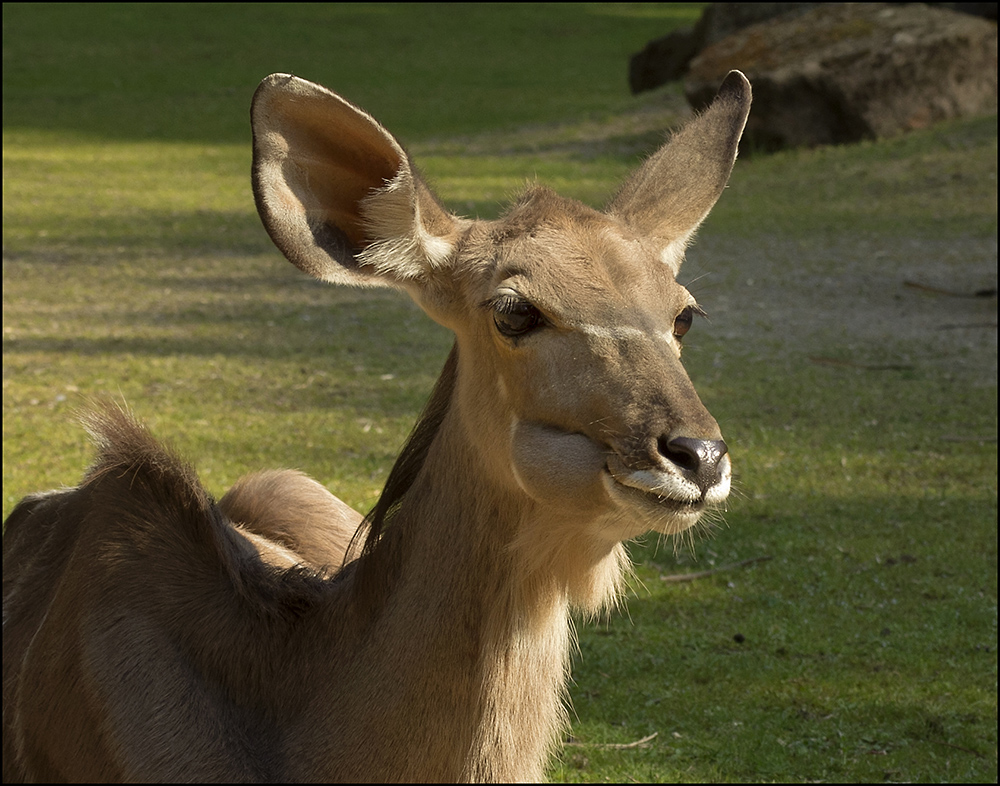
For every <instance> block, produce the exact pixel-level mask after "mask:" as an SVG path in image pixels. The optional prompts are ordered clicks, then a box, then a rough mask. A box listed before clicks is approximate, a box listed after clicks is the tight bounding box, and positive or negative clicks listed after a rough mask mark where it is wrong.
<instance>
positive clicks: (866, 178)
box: [3, 4, 997, 782]
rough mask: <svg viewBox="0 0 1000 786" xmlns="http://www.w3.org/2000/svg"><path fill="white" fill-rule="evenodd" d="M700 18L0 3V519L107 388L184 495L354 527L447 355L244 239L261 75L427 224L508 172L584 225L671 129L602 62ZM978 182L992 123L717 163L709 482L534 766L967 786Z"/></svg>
mask: <svg viewBox="0 0 1000 786" xmlns="http://www.w3.org/2000/svg"><path fill="white" fill-rule="evenodd" d="M697 13H698V10H697V8H696V7H695V6H688V5H685V4H650V5H647V4H615V5H604V4H597V5H574V4H553V5H546V4H533V5H528V6H490V5H485V4H476V5H441V6H422V5H413V4H410V5H402V6H386V5H382V4H365V5H340V4H335V5H324V6H312V5H308V6H305V5H304V6H300V5H295V4H282V5H280V6H272V5H241V6H238V7H237V6H233V5H211V4H198V5H191V6H188V5H171V6H159V5H148V4H144V5H132V4H117V5H81V4H77V5H44V4H30V5H18V4H13V5H11V4H7V5H5V6H4V9H3V28H4V29H3V41H4V53H3V58H4V59H3V65H4V73H3V87H4V93H3V108H4V143H3V157H4V207H3V211H4V227H3V236H4V253H3V285H4V288H3V303H4V306H3V309H4V310H3V329H4V369H3V380H4V381H3V413H4V414H3V420H4V424H3V508H4V514H5V515H6V514H7V513H9V511H10V510H11V508H12V507H13V505H14V504H15V503H16V501H17V499H19V498H20V497H21V496H22V495H23V494H25V493H27V492H30V491H34V490H39V489H43V488H50V487H55V486H59V485H72V484H73V483H75V482H76V481H77V480H78V478H79V476H80V474H81V472H82V471H83V469H84V468H85V466H86V464H87V460H88V456H89V454H90V451H89V447H88V446H87V444H86V440H85V437H84V435H83V432H82V430H81V429H80V428H79V427H78V426H77V425H76V423H75V422H74V412H75V411H76V410H77V409H78V408H79V407H80V406H81V405H82V404H83V403H84V402H85V401H86V400H87V399H90V398H92V397H95V396H99V395H102V394H111V395H113V396H116V397H121V398H124V399H125V400H127V401H128V402H129V403H130V404H131V405H132V406H133V407H134V408H135V410H136V411H137V412H138V413H139V414H140V415H141V416H142V417H143V418H145V419H146V420H147V421H148V422H149V423H150V424H151V426H152V427H153V429H154V431H155V433H157V434H158V435H160V436H161V437H164V438H166V439H167V440H169V441H170V442H171V443H172V444H174V445H175V446H176V447H178V448H179V449H180V450H181V451H182V452H184V453H185V454H187V455H188V456H190V457H191V458H192V459H193V460H194V462H195V464H196V465H197V467H198V469H199V471H200V472H201V473H202V476H203V478H204V480H205V483H206V485H207V486H208V487H209V489H210V490H211V491H212V492H213V493H216V494H219V493H221V492H222V491H224V490H225V488H227V487H228V485H230V484H231V483H232V482H233V481H234V480H235V479H236V478H237V477H238V476H239V475H241V474H243V473H244V472H247V471H249V470H252V469H257V468H261V467H269V466H295V467H299V468H301V469H303V470H305V471H307V472H309V473H310V474H312V475H313V476H314V477H316V478H317V479H319V480H320V481H321V482H322V483H324V484H325V485H327V486H328V487H329V488H330V489H331V490H333V491H334V492H335V493H337V494H338V495H339V496H341V497H342V498H344V499H345V500H346V501H347V502H349V503H350V504H352V505H354V506H355V507H357V508H359V509H367V508H368V507H370V505H371V504H372V503H373V502H374V500H375V499H376V497H377V494H378V492H379V490H380V488H381V484H382V482H383V481H384V480H385V476H386V473H387V472H388V469H389V467H390V466H391V464H392V461H393V458H394V456H395V454H396V451H397V450H398V448H399V446H400V444H401V443H402V441H403V439H404V438H405V435H406V433H407V431H408V429H409V427H410V425H411V424H412V423H413V421H414V419H415V417H416V414H417V413H418V412H419V410H420V407H421V405H422V404H423V402H424V400H425V398H426V396H427V394H428V392H429V390H430V387H431V386H432V384H433V382H434V380H435V378H436V376H437V373H438V371H439V370H440V367H441V365H442V364H443V362H444V358H445V355H446V354H447V351H448V348H449V347H450V344H451V339H450V335H449V334H448V333H447V331H445V330H444V329H442V328H439V327H438V326H436V325H434V324H433V323H432V322H430V320H428V319H427V318H426V317H424V316H423V314H422V313H421V312H420V311H419V309H417V308H416V306H414V305H412V304H411V303H410V302H409V301H408V300H406V299H405V298H403V297H401V296H399V295H396V294H394V293H388V292H372V291H355V290H347V289H338V288H334V287H327V286H322V285H319V284H316V283H314V282H313V281H311V280H308V279H306V278H305V277H304V276H303V275H302V274H301V273H299V272H298V271H297V270H295V269H294V268H293V267H292V266H291V265H289V264H288V263H287V262H285V261H284V260H283V259H282V258H281V257H280V255H279V254H278V252H277V251H276V250H275V249H274V248H273V246H271V244H270V242H269V241H268V239H267V237H266V235H265V233H264V231H263V229H262V228H261V227H260V224H259V221H258V219H257V217H256V214H255V211H254V208H253V199H252V195H251V194H250V188H249V174H248V173H249V159H250V145H249V127H248V120H247V118H248V108H249V102H250V97H251V95H252V93H253V90H254V88H255V87H256V84H257V83H258V82H259V80H260V79H261V78H262V77H264V76H265V75H267V74H268V73H270V72H273V71H290V72H294V73H296V74H299V75H301V76H304V77H306V78H309V79H312V80H314V81H318V82H322V83H324V84H326V85H328V86H329V87H331V88H333V89H335V90H338V91H340V92H342V93H343V94H344V95H345V96H347V97H349V98H350V99H352V100H354V101H355V102H357V103H358V104H360V105H362V106H364V107H365V108H366V109H368V110H369V111H371V112H372V113H373V114H374V115H375V116H376V117H378V118H379V119H380V120H382V121H383V122H384V123H385V124H386V126H387V127H388V128H389V129H390V130H392V131H393V132H394V133H395V134H396V135H397V136H398V137H399V138H400V139H402V140H403V141H404V143H406V144H407V145H408V147H409V148H410V150H411V152H412V153H413V155H414V157H415V159H416V161H417V163H418V165H420V166H421V167H422V170H423V171H424V172H425V174H426V175H427V177H428V179H429V180H430V182H431V183H432V184H433V185H434V187H435V188H436V190H437V191H438V193H439V194H440V195H441V197H442V198H443V199H444V201H445V202H446V203H447V204H448V205H449V206H450V207H451V208H452V209H453V210H455V211H456V212H459V213H463V214H478V215H480V216H483V217H489V216H493V215H496V214H497V212H498V211H499V210H500V209H501V208H502V205H503V203H504V202H506V201H507V200H508V199H509V198H510V197H511V196H512V195H513V194H516V193H517V191H518V190H519V189H520V188H522V187H523V184H524V183H525V182H526V181H534V180H538V181H539V182H543V183H546V184H548V185H551V186H553V187H555V188H557V189H558V190H560V191H561V192H562V193H564V194H567V195H570V196H575V197H577V198H580V199H582V200H584V201H586V202H588V203H591V204H594V205H600V204H601V203H602V202H603V200H604V199H606V197H607V196H608V195H609V194H610V193H611V192H612V191H613V190H614V187H615V185H616V184H617V183H618V182H619V181H620V179H621V178H622V177H623V176H624V175H625V174H626V173H627V172H628V171H629V170H630V169H631V168H633V167H634V166H635V165H636V163H637V161H638V160H639V159H640V157H641V155H642V154H643V153H644V152H648V151H649V150H651V149H653V148H655V146H656V144H657V143H658V141H659V140H660V139H661V138H662V136H663V131H664V129H665V128H666V127H668V126H670V125H673V124H676V123H678V122H680V121H681V120H683V118H684V117H685V116H686V111H687V110H686V109H685V107H684V103H683V100H682V98H681V96H680V94H679V91H678V89H677V88H676V87H667V88H664V89H662V90H659V91H656V92H654V93H651V94H647V95H644V96H642V97H640V98H638V99H637V98H632V97H630V96H629V95H628V93H627V84H626V73H627V59H628V55H629V54H630V53H632V52H634V51H637V50H638V49H640V48H641V47H642V46H643V45H644V44H645V42H646V41H647V40H649V39H651V38H654V37H656V36H659V35H663V34H664V33H665V32H667V31H668V30H669V29H670V28H671V27H672V26H674V25H676V24H680V23H685V22H689V21H691V20H692V19H694V18H695V17H696V16H697ZM996 171H997V120H996V116H992V117H987V118H978V119H970V120H965V121H961V122H953V123H949V124H945V125H942V126H939V127H935V128H931V129H927V130H925V131H922V132H919V133H915V134H912V135H910V136H907V137H903V138H899V139H893V140H884V141H879V142H869V143H864V144H861V145H856V146H851V147H842V148H827V149H820V150H815V151H789V152H785V153H781V154H777V155H773V156H755V157H751V158H744V159H741V160H740V161H739V162H737V167H736V170H735V172H734V175H733V179H732V182H731V185H730V187H729V188H728V189H727V191H726V193H725V194H724V195H723V197H722V200H721V201H720V203H719V205H718V207H717V209H716V211H715V212H714V213H713V215H712V216H711V217H710V218H709V220H708V221H707V222H706V224H705V226H704V227H703V229H702V231H701V233H700V238H699V241H698V243H697V244H696V245H695V246H694V247H693V248H692V249H691V251H690V253H689V259H688V262H687V263H686V265H685V268H684V270H683V273H682V278H683V280H684V282H685V283H689V286H690V287H691V288H692V290H693V291H694V292H695V293H696V295H697V296H698V299H699V301H700V302H701V303H703V305H705V306H706V308H707V310H708V311H709V314H710V315H711V320H710V321H708V322H705V321H700V322H699V323H698V324H697V325H696V328H695V330H694V331H692V333H691V334H690V336H689V339H687V340H686V347H687V349H686V351H685V362H686V365H687V366H688V369H689V371H690V374H691V377H692V379H693V381H694V383H695V385H696V386H697V388H698V390H699V392H700V394H701V396H702V399H703V400H704V401H705V403H706V405H707V406H708V408H709V409H710V410H711V411H712V413H713V414H714V415H715V417H716V418H717V420H718V421H719V423H720V424H721V426H722V429H723V432H724V434H725V435H726V439H727V442H728V443H729V445H730V448H731V451H732V455H733V459H734V466H735V472H736V491H735V494H734V497H733V499H732V500H731V502H730V504H729V509H728V511H727V513H726V514H725V517H724V523H720V525H719V526H717V527H716V528H715V529H714V530H713V532H712V533H711V536H710V537H699V538H696V539H695V541H694V542H693V543H688V542H684V543H681V544H678V545H677V548H676V549H675V547H674V544H672V543H670V542H659V541H657V539H655V538H652V537H650V538H648V539H647V540H646V541H645V542H641V543H637V544H633V546H632V547H631V548H632V553H633V556H634V558H635V561H636V563H637V570H636V581H635V582H634V586H633V590H634V591H633V593H632V595H631V596H630V597H629V599H628V603H627V612H626V613H622V614H616V615H612V616H611V617H610V618H609V619H607V620H602V621H599V622H590V621H583V620H581V621H579V623H578V630H579V637H580V651H579V653H578V655H577V656H576V658H575V663H574V672H573V677H574V684H573V686H572V690H571V693H572V697H573V704H574V711H573V728H572V738H571V741H570V744H569V745H567V747H566V748H565V749H564V751H563V752H562V755H561V757H560V758H559V760H558V761H555V762H553V767H552V770H551V773H550V776H551V777H552V779H554V780H563V781H583V780H586V781H603V780H613V781H629V780H639V781H730V782H736V781H752V782H760V781H802V780H814V781H835V782H858V781H935V782H941V781H953V782H960V781H966V782H984V781H987V782H990V781H996V778H997V744H996V737H997V732H996V730H997V718H996V707H997V656H996V649H997V629H996V609H997V606H996V600H997V561H996V543H997V535H996V533H997V495H996V492H997V456H996V428H997V426H996V412H997V373H996V371H997V368H996V358H997V353H996V298H995V289H996V270H997V267H996V265H997V259H996V251H997V246H996V236H997V235H996V233H997V222H996V215H997V213H996ZM990 289H992V290H993V292H994V294H993V296H992V297H991V296H989V294H988V291H989V290H990ZM977 293H979V294H978V295H977ZM747 561H752V562H748V564H745V565H743V566H741V567H731V566H733V565H736V564H738V563H743V562H747ZM700 571H705V572H710V573H709V575H707V576H705V577H703V578H700V579H696V580H690V581H676V580H674V578H675V577H676V576H677V575H678V574H686V573H692V572H700ZM651 735H655V736H652V737H651ZM646 738H650V739H648V740H647V741H646V742H642V743H641V744H637V745H632V743H636V742H637V741H639V740H644V739H646ZM629 745H631V747H621V746H629Z"/></svg>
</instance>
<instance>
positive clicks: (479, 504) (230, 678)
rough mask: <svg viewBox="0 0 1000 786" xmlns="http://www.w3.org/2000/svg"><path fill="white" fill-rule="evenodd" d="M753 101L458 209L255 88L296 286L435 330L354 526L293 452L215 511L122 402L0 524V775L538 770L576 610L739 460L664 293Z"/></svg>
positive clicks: (361, 144)
mask: <svg viewBox="0 0 1000 786" xmlns="http://www.w3.org/2000/svg"><path fill="white" fill-rule="evenodd" d="M749 108H750V85H749V83H748V82H747V80H746V79H745V77H744V76H743V75H742V74H740V73H739V72H737V71H734V72H732V73H731V74H729V76H728V77H727V78H726V79H725V81H724V82H723V83H722V86H721V88H720V90H719V93H718V96H717V97H716V99H715V101H714V102H713V103H712V104H711V106H710V107H709V108H708V109H707V110H706V111H705V112H704V113H703V114H701V115H700V116H697V117H696V118H694V119H693V120H692V121H690V122H689V123H688V124H687V125H686V126H685V127H684V128H683V129H682V130H680V131H679V132H678V133H676V134H675V135H674V136H673V137H672V138H671V139H670V140H669V141H668V142H667V143H666V144H665V145H664V146H663V147H662V148H660V149H659V150H658V151H657V152H655V153H654V154H653V155H652V156H651V157H650V158H648V159H647V160H646V161H645V162H644V163H643V164H642V166H641V167H640V168H639V169H638V170H637V171H636V172H635V173H634V174H633V175H632V176H631V177H630V178H629V179H627V181H626V182H625V183H624V185H623V186H622V187H621V188H620V190H619V191H618V192H617V194H616V195H615V196H614V197H613V198H612V199H611V201H610V202H609V203H608V205H607V206H606V207H605V209H604V210H603V211H599V210H596V209H592V208H590V207H587V206H585V205H583V204H581V203H579V202H575V201H573V200H570V199H566V198H563V197H561V196H558V195H557V194H555V193H554V192H552V191H550V190H547V189H546V188H544V187H541V186H531V187H529V188H527V190H526V191H525V193H524V194H523V195H522V196H521V197H520V198H519V199H518V200H516V202H515V203H514V204H513V205H512V206H511V207H510V208H509V209H508V211H507V212H506V213H505V214H504V215H503V216H502V217H500V218H499V219H497V220H490V221H487V220H478V219H476V220H473V219H466V218H459V217H456V216H454V215H451V214H450V213H449V212H448V211H447V210H446V209H445V208H443V207H442V205H441V203H440V202H438V200H437V199H436V198H435V196H434V195H433V194H432V192H431V191H430V189H429V188H428V186H427V185H426V184H425V182H424V180H423V179H421V177H420V175H418V173H417V171H416V170H415V169H414V166H413V164H412V163H411V161H410V159H409V157H408V155H407V153H406V152H404V150H403V148H402V147H401V145H400V144H399V142H397V141H396V139H395V138H394V137H393V136H392V135H390V134H389V132H388V131H386V130H385V129H384V128H383V127H382V126H381V125H380V124H379V123H378V122H376V121H375V120H374V119H373V118H372V117H371V116H369V115H368V114H367V113H365V112H364V111H362V110H361V109H359V108H357V107H355V106H353V105H352V104H350V103H348V102H347V101H346V100H345V99H343V98H341V97H340V96H338V95H337V94H335V93H333V92H331V91H329V90H327V89H326V88H324V87H322V86H320V85H317V84H313V83H311V82H307V81H305V80H303V79H300V78H296V77H294V76H289V75H284V74H275V75H272V76H269V77H267V78H266V79H265V80H264V81H263V82H262V83H261V85H260V86H259V88H258V89H257V92H256V94H255V96H254V100H253V105H252V109H251V118H252V127H253V189H254V196H255V200H256V204H257V209H258V212H259V213H260V216H261V219H262V221H263V224H264V226H265V228H266V229H267V232H268V233H269V235H270V236H271V238H272V240H273V241H274V243H275V244H276V245H277V247H278V248H279V249H280V250H281V251H282V252H283V253H284V255H285V256H286V257H287V258H288V259H289V260H290V261H291V262H293V263H294V264H295V265H296V266H298V267H299V268H301V269H302V270H303V271H305V272H306V273H308V274H309V275H311V276H314V277H316V278H318V279H322V280H324V281H329V282H333V283H336V284H350V285H360V286H383V287H395V288H397V289H401V290H403V291H404V292H406V293H407V294H409V295H410V297H412V298H413V300H414V301H415V302H416V303H417V304H418V305H419V306H420V307H421V308H422V309H423V310H424V311H425V312H426V313H427V314H428V315H429V316H430V317H431V318H432V319H433V320H435V321H437V322H438V323H440V324H441V325H443V326H445V327H447V328H449V329H450V330H452V331H453V332H454V334H455V342H454V346H453V348H452V350H451V354H450V355H449V357H448V359H447V361H446V363H445V366H444V370H443V372H442V374H441V377H440V379H439V380H438V382H437V384H436V386H435V388H434V390H433V393H432V395H431V398H430V401H429V403H428V404H427V406H426V409H425V410H424V412H423V413H422V415H421V417H420V419H419V420H418V422H417V424H416V426H415V427H414V430H413V432H412V434H411V436H410V438H409V440H408V441H407V443H406V445H405V446H404V448H403V450H402V453H401V455H400V456H399V458H398V460H397V461H396V463H395V464H394V466H393V468H392V470H391V472H390V474H389V477H388V480H387V483H386V486H385V489H384V491H383V493H382V495H381V497H380V498H379V500H378V502H377V504H376V505H375V507H374V509H373V510H372V511H371V512H370V513H369V514H368V515H367V516H366V517H364V518H362V516H361V515H360V514H358V513H355V512H354V511H353V510H351V509H350V508H349V507H347V506H346V505H345V504H344V503H342V502H341V501H340V500H339V499H337V498H336V497H335V496H333V495H332V494H330V492H328V491H327V490H326V489H325V488H323V487H322V486H321V485H320V484H318V483H316V482H315V481H313V480H310V479H309V478H307V477H306V476H304V475H302V474H300V473H298V472H293V471H290V470H278V471H274V472H268V473H263V474H258V475H252V476H250V477H248V478H246V479H244V480H243V481H241V482H240V483H239V484H238V485H237V486H236V487H234V488H233V489H232V490H231V491H230V492H229V493H227V494H226V495H225V496H224V497H223V498H222V499H221V500H220V501H219V502H218V503H216V502H215V501H214V500H213V499H212V497H211V496H210V495H209V494H208V493H207V492H206V491H205V490H204V488H203V487H202V486H201V484H200V483H199V481H198V478H197V476H196V474H195V472H194V470H193V469H192V468H191V467H190V465H188V464H186V463H185V462H184V461H183V460H182V459H180V458H178V457H177V456H176V455H175V454H174V453H172V452H171V451H170V450H169V449H168V448H166V447H164V446H163V445H161V444H160V443H159V442H157V441H156V440H155V439H153V437H152V436H151V435H150V434H149V432H148V431H147V429H146V428H145V427H144V426H143V425H141V424H140V423H139V422H138V421H137V420H136V419H135V418H134V417H133V416H132V415H131V414H130V413H129V412H128V411H127V410H125V409H124V408H123V407H122V408H116V407H115V406H111V405H104V406H101V407H97V408H96V409H94V410H93V411H92V412H91V414H89V415H87V416H86V417H85V425H86V426H87V427H88V429H89V431H90V432H91V435H92V437H93V439H94V440H95V442H96V445H97V458H96V460H95V463H94V464H93V466H92V467H91V468H90V469H89V470H88V471H87V473H86V474H85V476H84V478H83V480H82V482H81V483H80V485H79V486H76V487H75V488H69V489H62V490H58V491H51V492H46V493H41V494H35V495H31V496H28V497H26V498H25V499H23V500H22V501H21V502H20V503H19V504H18V506H17V507H16V508H15V509H14V511H13V512H12V513H11V515H10V517H9V518H8V520H7V522H6V525H5V526H6V534H5V536H4V539H3V614H4V616H3V619H4V622H3V624H4V633H3V670H4V675H3V768H4V778H5V780H12V781H14V780H34V781H56V780H76V781H93V782H96V781H106V780H129V781H147V780H148V781H174V780H185V781H196V782H200V781H222V780H225V781H244V780H246V781H313V780H339V781H348V782H358V781H406V782H415V781H525V780H527V781H533V780H538V779H540V778H542V776H543V774H544V767H545V765H546V762H547V760H548V757H549V756H550V755H551V754H553V753H554V752H555V750H556V749H557V746H558V742H559V739H560V735H561V733H562V732H563V731H564V729H565V727H566V723H567V711H566V696H565V686H566V682H567V678H568V667H569V656H570V650H571V646H572V637H573V634H572V623H571V616H570V615H571V612H572V611H573V610H579V611H581V612H582V613H596V612H597V611H600V610H602V609H604V608H607V607H609V606H610V605H611V604H613V603H614V601H615V599H616V598H617V597H618V596H619V593H620V592H621V589H622V586H623V581H624V579H623V577H624V575H625V574H626V572H627V571H628V569H629V567H630V564H629V559H628V556H627V553H626V551H625V548H624V546H623V543H624V542H625V541H627V540H629V539H631V538H634V537H636V536H639V535H641V534H643V533H645V532H648V531H655V532H657V533H661V534H665V535H673V534H677V533H680V532H683V531H685V530H688V528H690V527H691V526H692V525H694V524H695V523H696V522H697V521H698V519H699V517H700V516H701V515H702V513H703V512H704V511H705V510H707V509H710V508H713V507H718V506H720V505H721V504H722V503H723V502H724V501H725V499H726V497H727V495H728V493H729V488H730V478H731V463H730V459H729V455H728V453H727V448H726V444H725V442H724V441H723V439H722V434H721V432H720V430H719V426H718V424H717V423H716V421H715V419H714V418H713V417H712V416H711V415H710V414H709V412H708V411H707V410H706V408H705V407H704V405H703V404H702V403H701V401H700V400H699V398H698V395H697V393H696V392H695V389H694V387H693V385H692V383H691V381H690V380H689V378H688V376H687V374H686V373H685V371H684V368H683V366H682V365H681V361H680V354H681V339H682V338H683V336H684V334H685V333H687V332H688V329H689V328H690V327H691V324H692V319H693V317H694V315H696V314H699V313H701V309H700V308H699V306H698V304H697V302H696V301H695V299H694V297H692V295H691V293H690V292H688V290H687V289H685V288H684V287H683V286H682V285H681V284H679V283H678V282H677V280H676V277H677V274H678V270H679V268H680V265H681V261H682V259H683V256H684V250H685V246H686V244H687V243H688V242H689V240H690V239H691V238H692V235H693V233H694V232H695V230H696V228H697V227H698V226H699V224H700V223H701V222H702V221H703V220H704V218H705V217H706V215H707V214H708V212H709V210H710V209H711V208H712V206H713V205H714V204H715V202H716V200H717V199H718V197H719V196H720V194H721V192H722V190H723V189H724V188H725V185H726V183H727V181H728V179H729V176H730V173H731V171H732V167H733V163H734V161H735V158H736V152H737V145H738V142H739V139H740V136H741V134H742V132H743V128H744V125H745V123H746V119H747V114H748V112H749Z"/></svg>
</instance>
